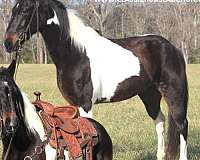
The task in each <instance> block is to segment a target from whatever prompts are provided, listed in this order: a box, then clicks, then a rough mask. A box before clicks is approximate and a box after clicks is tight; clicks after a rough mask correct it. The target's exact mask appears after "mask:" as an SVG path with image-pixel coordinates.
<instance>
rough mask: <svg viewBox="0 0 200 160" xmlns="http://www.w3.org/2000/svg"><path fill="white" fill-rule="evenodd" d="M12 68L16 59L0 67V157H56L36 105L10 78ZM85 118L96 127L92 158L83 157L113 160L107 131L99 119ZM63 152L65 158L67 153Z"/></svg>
mask: <svg viewBox="0 0 200 160" xmlns="http://www.w3.org/2000/svg"><path fill="white" fill-rule="evenodd" d="M14 71H15V61H13V62H12V63H11V65H10V66H9V67H8V68H3V67H2V68H0V118H1V127H0V128H1V139H2V142H3V155H2V159H3V160H31V159H34V160H55V159H56V157H57V153H56V150H55V149H54V148H52V147H51V146H50V145H49V143H48V141H47V139H46V138H45V137H46V133H45V130H44V126H43V123H42V121H41V119H40V117H39V115H38V113H37V111H36V108H35V106H34V105H33V104H32V103H30V101H29V99H28V98H27V96H26V95H25V94H24V93H23V92H21V91H20V89H19V88H18V86H17V85H16V83H15V81H14V80H13V75H14ZM88 121H89V122H91V124H92V125H93V127H94V128H95V129H96V132H97V136H98V143H97V144H96V145H95V146H94V147H93V151H92V156H93V158H92V159H84V158H83V159H82V160H112V142H111V139H110V137H109V135H108V134H107V132H106V130H105V129H104V128H103V126H101V125H100V124H99V123H98V122H96V121H94V120H92V119H88ZM44 142H45V144H44ZM64 154H65V159H66V160H67V159H68V152H67V151H65V152H64ZM76 160H78V159H76Z"/></svg>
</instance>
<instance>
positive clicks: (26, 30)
mask: <svg viewBox="0 0 200 160" xmlns="http://www.w3.org/2000/svg"><path fill="white" fill-rule="evenodd" d="M38 8H39V2H38V1H36V7H35V9H34V10H33V13H32V15H31V18H30V21H29V23H28V25H27V27H26V29H25V32H24V33H23V34H22V35H21V36H20V38H19V41H18V43H19V47H18V49H17V50H16V54H15V60H16V62H17V66H16V70H15V76H14V79H15V80H16V78H17V71H18V68H19V63H20V59H21V54H20V52H21V48H22V44H21V42H22V40H23V39H26V33H27V32H29V34H31V32H30V25H31V22H32V20H33V17H34V14H35V12H36V19H37V22H36V23H37V46H36V47H37V54H38V52H39V12H38Z"/></svg>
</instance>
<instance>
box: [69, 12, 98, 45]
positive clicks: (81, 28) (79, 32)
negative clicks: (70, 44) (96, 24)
mask: <svg viewBox="0 0 200 160" xmlns="http://www.w3.org/2000/svg"><path fill="white" fill-rule="evenodd" d="M67 14H68V19H69V26H70V31H69V34H70V37H71V38H72V40H73V41H74V43H75V45H77V47H79V48H80V49H84V48H85V47H86V45H87V44H90V43H92V41H93V42H94V40H95V39H97V38H99V37H101V36H100V35H99V34H98V33H97V32H96V31H95V30H94V29H93V28H91V27H89V26H86V25H85V24H84V23H83V21H82V20H81V19H80V18H79V17H78V16H77V13H76V11H75V10H72V9H67Z"/></svg>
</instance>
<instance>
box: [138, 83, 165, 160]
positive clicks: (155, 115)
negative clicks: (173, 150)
mask: <svg viewBox="0 0 200 160" xmlns="http://www.w3.org/2000/svg"><path fill="white" fill-rule="evenodd" d="M139 97H140V98H141V100H142V101H143V103H144V105H145V107H146V110H147V113H148V114H149V116H150V117H151V118H152V119H153V120H154V123H155V126H156V132H157V138H158V148H157V159H158V160H163V159H164V157H165V141H164V131H165V117H164V115H163V113H162V111H161V109H160V100H161V94H160V92H159V91H158V90H157V88H156V87H155V86H152V87H151V88H148V89H147V90H146V91H145V92H144V93H142V94H139Z"/></svg>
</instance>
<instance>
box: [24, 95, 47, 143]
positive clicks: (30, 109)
mask: <svg viewBox="0 0 200 160" xmlns="http://www.w3.org/2000/svg"><path fill="white" fill-rule="evenodd" d="M21 93H22V97H23V100H24V112H25V122H26V124H27V127H28V128H29V129H30V130H31V131H32V132H33V133H35V132H37V133H38V135H39V136H40V139H41V140H42V141H44V139H45V131H44V127H43V124H42V121H41V119H40V117H39V116H38V114H37V112H36V110H35V106H34V105H33V104H32V103H31V102H30V101H29V99H28V98H27V96H26V94H25V93H23V92H21Z"/></svg>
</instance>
